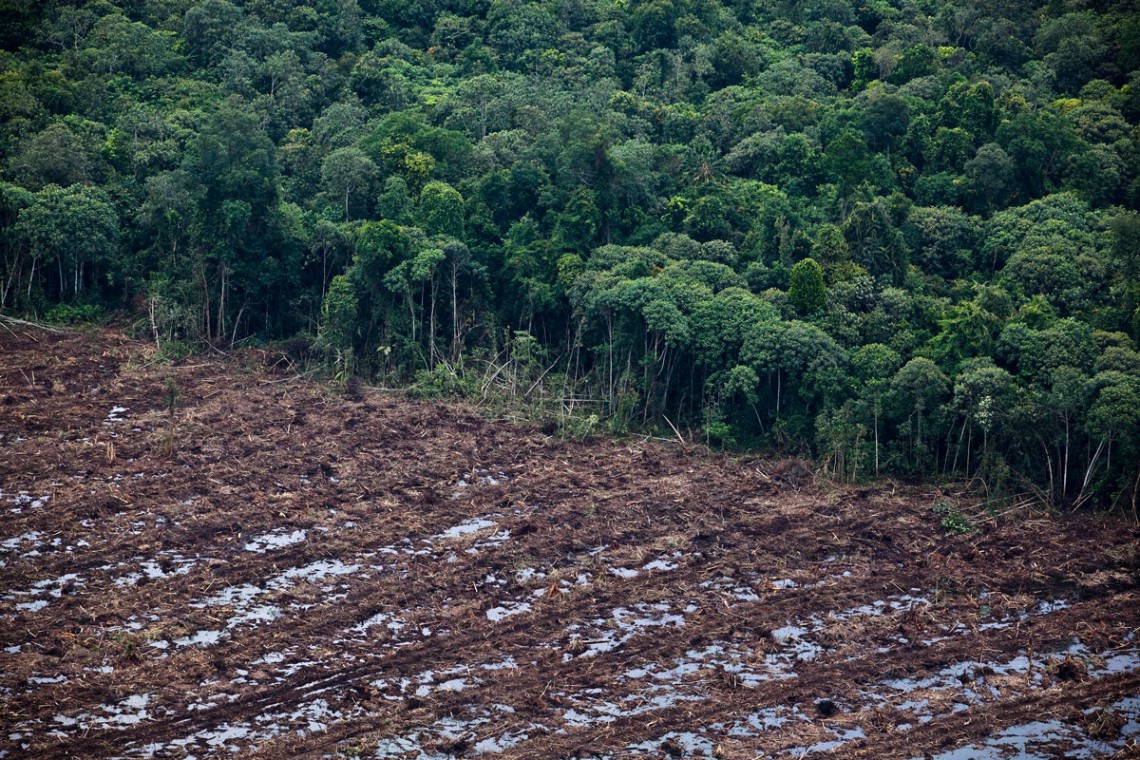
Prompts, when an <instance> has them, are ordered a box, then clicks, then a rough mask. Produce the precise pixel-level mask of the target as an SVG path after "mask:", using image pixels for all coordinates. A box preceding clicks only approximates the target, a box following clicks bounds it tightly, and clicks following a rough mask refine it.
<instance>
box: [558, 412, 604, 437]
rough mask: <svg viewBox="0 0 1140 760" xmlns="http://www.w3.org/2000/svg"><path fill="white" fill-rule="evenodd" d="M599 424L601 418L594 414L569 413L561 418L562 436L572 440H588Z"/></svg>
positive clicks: (594, 433) (596, 430) (595, 432)
mask: <svg viewBox="0 0 1140 760" xmlns="http://www.w3.org/2000/svg"><path fill="white" fill-rule="evenodd" d="M600 425H601V418H600V417H598V415H596V414H588V415H586V416H579V415H569V416H567V417H564V418H563V419H562V426H561V432H562V437H564V438H569V439H571V440H574V441H588V440H590V439H591V438H593V437H594V436H595V435H596V434H597V432H598V427H599V426H600Z"/></svg>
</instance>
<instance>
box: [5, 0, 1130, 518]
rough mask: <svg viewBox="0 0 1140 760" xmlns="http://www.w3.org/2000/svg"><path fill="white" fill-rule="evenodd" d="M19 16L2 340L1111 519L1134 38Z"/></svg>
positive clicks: (1116, 470) (703, 8)
mask: <svg viewBox="0 0 1140 760" xmlns="http://www.w3.org/2000/svg"><path fill="white" fill-rule="evenodd" d="M25 5H28V7H32V6H34V7H35V10H34V13H33V12H31V11H29V12H28V13H26V14H20V15H18V17H17V16H14V17H13V19H14V21H13V23H12V24H11V25H10V26H11V28H8V27H5V28H4V29H3V30H0V45H2V46H3V52H2V53H0V172H2V175H0V309H3V310H15V311H19V312H23V313H28V314H32V315H35V316H40V317H45V316H46V317H48V318H50V319H54V320H73V319H80V318H97V317H98V315H100V314H124V313H125V314H128V315H130V316H129V319H130V320H131V321H132V322H133V323H134V324H135V325H136V331H137V332H138V333H140V334H146V335H148V336H150V337H151V338H153V339H154V340H155V341H156V343H157V344H158V346H159V351H160V353H161V354H162V355H164V356H168V357H172V358H177V357H180V356H183V355H185V354H186V353H187V352H189V351H191V350H195V349H201V348H203V347H205V346H207V345H209V346H214V347H224V346H229V345H233V344H235V343H236V342H238V341H241V340H246V339H258V340H276V339H282V338H287V337H292V336H296V335H298V334H304V335H307V336H308V337H309V338H311V339H312V340H313V347H314V356H317V357H319V358H320V359H321V360H322V361H324V362H326V363H327V364H328V366H329V367H330V368H331V369H332V372H333V374H334V376H337V377H339V378H340V379H342V380H347V379H348V378H349V377H350V376H351V375H352V374H353V373H359V374H363V375H366V376H371V377H376V378H380V377H382V378H383V379H384V380H385V382H387V383H392V384H401V383H402V384H405V385H409V386H412V387H414V388H415V389H417V390H416V392H418V393H421V394H425V395H446V394H465V395H471V396H473V397H475V398H476V399H479V400H480V401H485V400H487V399H488V398H490V397H491V396H494V395H495V393H498V392H499V391H497V390H495V389H502V396H501V397H502V398H503V399H506V400H508V401H509V403H517V404H523V405H524V406H525V407H526V408H527V410H529V411H532V412H533V413H536V414H539V415H545V416H546V417H547V418H550V419H554V418H556V419H558V421H559V423H558V424H559V425H561V427H562V429H563V430H564V431H566V432H567V433H568V434H570V435H574V436H582V437H584V436H587V435H590V434H593V433H594V432H596V431H600V430H603V429H606V428H607V427H608V428H609V429H616V430H624V429H630V428H641V429H646V430H652V429H657V428H660V429H666V428H665V427H664V426H665V425H666V421H667V425H668V426H669V427H673V426H676V428H677V429H678V430H686V429H688V430H694V431H695V430H700V431H702V432H703V437H704V438H705V440H706V441H707V442H709V443H711V444H715V445H720V446H726V447H760V448H768V449H776V450H779V451H791V452H795V453H803V454H809V453H810V454H815V455H817V456H819V457H820V458H821V460H822V462H823V463H824V465H825V466H826V467H827V468H828V469H829V471H830V472H831V473H833V474H834V475H835V476H841V477H844V478H853V479H857V478H860V477H863V476H869V475H873V474H879V473H884V472H894V473H903V474H908V475H921V476H931V475H941V474H946V475H961V476H965V477H968V478H970V479H971V480H972V481H974V482H975V483H979V484H982V486H983V487H985V488H988V489H990V492H991V495H992V496H997V495H1000V494H997V493H995V491H1000V490H1002V489H1005V490H1018V491H1020V492H1029V493H1033V494H1035V495H1036V496H1038V498H1040V499H1042V500H1043V501H1045V502H1047V503H1050V504H1052V505H1055V506H1065V507H1074V506H1081V505H1088V506H1098V507H1107V506H1111V505H1121V504H1131V503H1135V501H1136V491H1137V484H1138V483H1140V478H1138V477H1137V475H1138V474H1140V473H1138V470H1137V468H1138V467H1140V465H1138V464H1137V463H1138V462H1140V440H1138V439H1137V437H1136V432H1135V431H1136V430H1137V427H1138V425H1137V424H1135V423H1136V420H1135V412H1134V410H1135V409H1136V408H1137V406H1138V405H1137V404H1136V403H1134V402H1135V401H1136V397H1137V392H1138V391H1137V385H1136V383H1137V377H1138V376H1140V360H1138V359H1137V356H1138V354H1137V340H1138V339H1140V253H1138V252H1140V215H1138V214H1137V206H1138V204H1140V143H1138V139H1140V138H1138V135H1140V131H1138V129H1137V127H1138V124H1140V96H1138V93H1140V71H1138V70H1137V67H1138V66H1140V45H1138V44H1137V39H1138V38H1137V25H1136V21H1135V14H1134V13H1132V12H1131V11H1130V8H1129V6H1128V4H1119V3H1118V4H1112V3H1107V4H1106V3H1102V4H1095V3H1094V4H1088V3H1085V4H1076V5H1073V4H1067V5H1066V4H1064V3H1056V2H1051V3H1046V2H1044V0H1028V1H1027V2H1022V3H1017V4H1014V5H1010V6H1008V7H1006V6H1001V7H999V6H998V5H995V4H993V3H989V4H985V3H981V4H979V3H977V2H973V0H969V1H968V2H966V3H965V5H962V6H961V7H951V6H950V5H949V4H947V3H945V2H927V3H904V2H901V0H882V2H876V3H870V4H867V3H864V4H861V5H860V4H850V3H847V2H831V3H823V4H818V3H817V4H814V5H812V4H806V5H805V4H796V3H752V4H747V3H728V2H725V1H724V0H710V1H709V2H703V3H695V2H688V1H685V2H681V1H680V0H654V2H632V3H624V4H623V3H618V2H614V1H613V0H589V1H587V2H563V1H562V0H558V1H555V0H534V2H525V3H524V2H514V1H513V0H510V1H506V0H502V1H501V0H495V1H494V2H468V3H456V2H448V3H398V2H389V1H388V0H383V1H380V2H363V0H361V2H356V1H355V0H353V1H351V2H321V3H315V4H301V5H298V4H288V3H282V2H267V1H265V0H194V2H164V3H140V2H125V1H124V0H109V1H107V2H98V3H78V4H77V3H74V2H64V1H63V0H45V2H42V3H33V4H26V3H25ZM520 336H525V337H520ZM488 368H490V369H488ZM497 371H498V374H496V372H497ZM504 373H506V374H504ZM508 376H509V382H508V379H507V378H508ZM524 386H525V387H524ZM506 402H507V401H505V402H504V403H506ZM668 433H669V434H670V435H672V430H668ZM699 436H700V434H699V433H698V434H696V435H695V436H694V437H699Z"/></svg>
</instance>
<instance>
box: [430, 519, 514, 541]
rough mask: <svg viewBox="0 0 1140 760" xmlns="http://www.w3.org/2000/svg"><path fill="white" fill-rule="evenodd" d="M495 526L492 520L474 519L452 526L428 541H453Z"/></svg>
mask: <svg viewBox="0 0 1140 760" xmlns="http://www.w3.org/2000/svg"><path fill="white" fill-rule="evenodd" d="M496 525H497V523H495V522H494V521H492V520H488V519H487V518H485V517H475V518H472V519H470V520H467V521H466V522H461V523H459V524H458V525H454V526H452V527H450V528H448V529H447V530H445V531H443V532H442V533H437V534H435V535H434V536H432V537H431V538H430V539H428V540H429V541H433V542H434V541H454V540H455V539H457V538H463V537H464V536H469V535H471V534H472V533H478V532H479V531H481V530H487V529H488V528H494V527H495V526H496Z"/></svg>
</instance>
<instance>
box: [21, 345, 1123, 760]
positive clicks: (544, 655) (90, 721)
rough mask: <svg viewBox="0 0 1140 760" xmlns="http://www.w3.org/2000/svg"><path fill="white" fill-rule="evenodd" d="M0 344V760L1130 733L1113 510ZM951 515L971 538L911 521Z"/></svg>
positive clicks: (252, 363) (921, 750)
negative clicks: (550, 430) (800, 476)
mask: <svg viewBox="0 0 1140 760" xmlns="http://www.w3.org/2000/svg"><path fill="white" fill-rule="evenodd" d="M37 341H38V342H37ZM0 351H3V355H4V356H5V362H4V364H3V366H0V401H2V402H3V405H4V406H3V408H4V410H5V412H4V415H3V416H0V435H2V436H3V440H4V441H5V449H4V451H5V456H4V457H3V458H2V459H0V483H2V487H3V491H0V505H3V507H4V510H5V511H4V514H5V520H4V522H3V524H2V526H0V652H2V654H0V714H3V715H4V716H5V717H4V719H3V721H4V725H3V729H4V730H3V731H0V757H24V756H32V757H41V756H42V757H57V756H66V755H71V756H85V757H150V756H169V755H180V754H182V755H193V756H195V757H199V758H202V757H214V756H217V757H222V756H230V755H232V754H233V753H235V752H241V753H245V752H251V751H253V750H255V749H256V750H257V752H258V753H259V754H260V755H263V756H265V757H271V758H272V757H281V758H285V757H294V756H297V755H299V754H304V755H311V756H329V757H333V756H345V755H348V756H361V757H376V758H462V757H484V756H493V757H500V758H520V759H521V758H534V757H565V758H583V760H584V759H585V758H624V757H662V756H666V757H674V756H675V757H704V758H746V757H747V758H752V757H755V756H757V755H760V756H775V757H779V756H787V757H802V756H811V755H815V754H834V755H839V756H892V757H923V756H934V757H941V758H944V759H945V760H956V758H962V757H994V758H1007V757H1035V756H1042V757H1045V756H1055V755H1056V754H1057V753H1058V752H1059V753H1062V754H1069V755H1072V756H1075V757H1080V756H1085V757H1096V756H1104V755H1111V754H1113V753H1116V752H1128V751H1129V750H1128V748H1129V747H1135V746H1136V743H1137V741H1138V740H1140V642H1138V641H1137V638H1136V636H1137V630H1138V629H1140V619H1138V613H1137V610H1138V609H1140V592H1138V588H1137V579H1138V570H1140V560H1138V555H1140V533H1138V531H1137V528H1136V526H1135V525H1133V524H1130V523H1128V522H1127V521H1125V520H1123V519H1118V518H1102V517H1094V516H1089V515H1074V516H1066V517H1063V518H1053V517H1049V516H1042V515H1035V514H1032V513H1027V512H1024V511H1022V512H1020V513H1016V514H1010V515H988V514H987V513H986V512H985V511H984V510H981V509H978V508H976V507H971V504H972V502H971V501H970V498H969V496H968V495H967V494H956V493H953V492H947V491H946V490H944V489H943V490H940V489H937V488H934V487H920V486H900V485H897V484H889V483H888V484H885V485H882V486H869V487H856V486H845V485H837V484H829V483H818V484H815V485H807V486H806V487H805V486H804V484H802V483H797V486H796V488H791V487H790V486H787V485H786V484H784V483H782V482H781V481H780V480H779V479H778V478H775V479H774V478H772V477H770V476H769V473H770V472H773V471H774V470H775V469H777V465H775V464H774V463H772V462H767V461H764V460H759V459H747V458H745V459H733V458H729V457H724V456H717V455H701V454H694V453H690V452H685V451H682V450H680V449H679V448H677V447H674V446H671V445H666V444H659V443H655V442H640V441H636V440H634V441H593V442H588V443H571V442H565V441H560V440H557V439H553V438H550V437H548V436H545V435H543V434H542V433H540V432H538V431H537V430H533V429H529V428H524V427H518V426H512V425H508V424H505V423H500V422H489V421H486V420H483V419H480V418H479V417H478V415H477V414H476V413H475V412H474V411H473V410H470V409H467V408H465V407H462V406H459V405H444V404H435V403H421V402H410V401H406V400H402V399H400V398H398V397H394V396H391V395H383V394H381V393H379V392H371V391H362V392H359V393H357V394H356V395H353V396H351V397H340V396H337V395H336V394H333V393H331V392H330V391H329V390H328V389H327V388H324V387H322V386H320V385H317V384H313V383H309V382H306V381H304V380H301V379H298V378H294V377H290V376H287V375H281V374H275V372H276V371H277V370H275V369H274V366H275V365H278V363H277V361H276V359H277V357H276V356H275V355H274V354H273V353H272V352H271V351H268V350H249V351H246V352H244V353H241V354H238V355H236V356H235V357H234V358H231V359H226V360H208V361H200V362H198V363H193V364H182V365H176V366H157V365H155V364H153V362H152V361H151V358H150V355H149V351H150V348H148V347H147V346H146V345H143V344H139V343H135V342H132V341H130V340H128V339H126V338H124V337H122V336H120V335H117V334H115V333H113V332H103V333H95V334H82V335H80V334H66V333H63V334H59V335H38V336H36V339H35V340H32V339H29V338H27V337H24V336H21V335H20V334H19V333H17V334H11V335H0ZM278 366H280V365H278ZM31 370H34V373H33V372H31ZM168 376H169V377H171V378H172V379H173V380H174V381H175V382H176V383H177V384H178V386H179V388H180V389H181V391H182V394H183V399H184V402H185V403H184V405H183V407H181V408H180V410H179V416H178V419H177V437H176V440H175V443H174V447H173V449H174V450H173V455H169V454H168V449H167V446H166V439H165V436H166V435H167V433H168V431H169V421H168V419H167V417H166V415H165V414H164V411H163V405H162V393H163V390H162V389H163V386H164V382H165V379H166V377H168ZM31 377H35V378H39V379H41V380H40V381H39V382H40V385H35V386H32V385H29V381H28V378H31ZM53 380H58V381H60V382H61V383H62V384H63V385H64V386H66V387H67V388H74V389H87V390H83V391H76V392H73V393H61V392H56V391H53V390H52V385H51V383H52V381H53ZM108 410H111V411H110V412H108ZM127 421H129V424H124V423H126V422H127ZM112 438H113V449H110V448H109V446H110V445H111V444H110V441H111V440H112ZM111 450H113V451H114V456H110V455H109V454H108V451H111ZM947 498H949V499H954V500H957V504H958V508H959V509H961V510H963V511H964V512H967V513H970V517H971V519H972V521H974V522H975V524H977V525H979V528H980V529H979V530H978V531H977V532H976V533H974V534H971V535H969V536H956V535H949V534H947V533H946V532H945V531H943V530H942V529H941V527H940V525H939V524H938V522H937V520H936V519H935V518H934V516H933V515H932V514H931V513H930V509H929V505H930V504H932V503H934V502H935V501H936V500H938V499H947Z"/></svg>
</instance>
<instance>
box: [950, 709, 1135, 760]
mask: <svg viewBox="0 0 1140 760" xmlns="http://www.w3.org/2000/svg"><path fill="white" fill-rule="evenodd" d="M1108 711H1109V712H1110V713H1112V714H1114V715H1116V716H1117V717H1119V718H1122V719H1123V720H1124V723H1123V725H1122V726H1121V727H1120V735H1119V737H1118V738H1117V739H1115V740H1114V741H1112V742H1105V741H1100V740H1097V739H1093V738H1091V737H1089V736H1088V734H1087V732H1086V731H1085V729H1084V728H1083V727H1081V726H1076V725H1073V724H1071V723H1065V722H1063V721H1059V720H1048V721H1032V722H1030V723H1023V724H1021V725H1017V726H1010V727H1009V728H1005V729H1002V730H1001V731H998V732H996V733H994V734H992V735H991V736H989V737H987V738H986V740H985V741H984V742H981V743H977V744H970V745H968V746H966V747H959V748H958V749H954V750H950V751H949V752H943V753H941V754H939V755H935V756H934V760H974V759H975V758H986V759H987V760H990V759H992V760H1006V759H1007V758H1042V759H1043V760H1044V759H1046V758H1052V757H1058V756H1059V754H1060V753H1063V755H1064V756H1065V757H1072V758H1093V757H1111V756H1113V755H1114V754H1115V753H1116V751H1117V750H1119V749H1120V748H1121V747H1122V746H1123V745H1124V744H1125V743H1127V742H1128V741H1129V740H1134V739H1135V738H1136V737H1138V736H1140V697H1126V698H1125V699H1122V700H1119V701H1117V702H1115V703H1113V704H1112V705H1110V706H1109V707H1108ZM1093 712H1095V708H1094V709H1091V710H1085V714H1086V715H1091V714H1092V713H1093Z"/></svg>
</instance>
